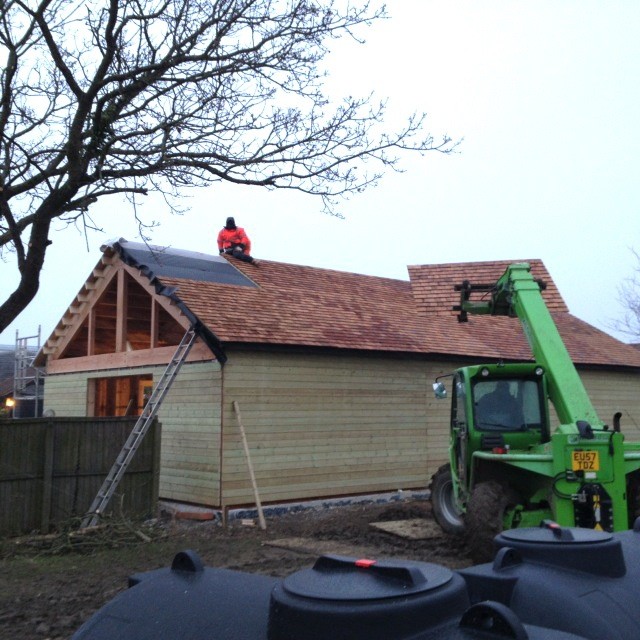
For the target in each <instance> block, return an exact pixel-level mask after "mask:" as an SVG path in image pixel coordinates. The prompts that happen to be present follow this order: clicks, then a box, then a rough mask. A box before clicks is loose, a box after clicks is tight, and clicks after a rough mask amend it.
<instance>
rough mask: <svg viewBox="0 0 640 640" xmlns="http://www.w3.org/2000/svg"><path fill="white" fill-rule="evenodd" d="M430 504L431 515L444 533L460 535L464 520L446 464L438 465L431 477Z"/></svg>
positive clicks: (449, 469) (462, 531)
mask: <svg viewBox="0 0 640 640" xmlns="http://www.w3.org/2000/svg"><path fill="white" fill-rule="evenodd" d="M429 489H430V490H431V505H432V507H433V517H434V518H435V519H436V522H437V523H438V524H439V525H440V527H441V528H442V530H443V531H444V532H445V533H451V534H453V535H457V536H459V535H462V534H463V533H464V520H463V518H462V511H460V509H459V508H458V505H457V503H456V496H455V494H454V491H453V480H452V479H451V468H450V467H449V465H448V464H445V465H443V466H442V467H440V468H439V469H438V470H437V471H436V472H435V474H434V476H433V478H432V479H431V485H430V486H429Z"/></svg>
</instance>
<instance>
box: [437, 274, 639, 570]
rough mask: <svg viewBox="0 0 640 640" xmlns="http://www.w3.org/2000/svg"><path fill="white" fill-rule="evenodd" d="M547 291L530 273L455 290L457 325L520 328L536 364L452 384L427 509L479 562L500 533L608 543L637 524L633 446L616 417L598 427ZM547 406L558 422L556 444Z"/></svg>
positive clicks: (457, 374)
mask: <svg viewBox="0 0 640 640" xmlns="http://www.w3.org/2000/svg"><path fill="white" fill-rule="evenodd" d="M543 287H544V284H543V283H541V282H539V281H536V280H535V279H534V278H533V276H532V275H531V271H530V266H529V264H527V263H519V264H513V265H511V266H509V267H508V268H507V270H506V271H505V273H504V275H503V276H502V277H501V278H500V279H499V280H498V282H497V283H495V284H491V285H484V284H471V283H469V282H468V281H465V282H464V283H463V284H462V285H456V287H455V289H456V290H457V291H460V305H459V306H457V307H454V310H457V311H459V312H460V313H459V315H458V320H459V321H460V322H466V321H467V315H468V314H490V315H499V316H510V317H517V318H519V319H520V322H521V324H522V327H523V329H524V333H525V336H526V338H527V340H528V342H529V344H530V346H531V350H532V353H533V357H534V361H533V362H527V363H517V364H504V363H497V364H486V365H479V366H470V367H463V368H461V369H458V370H456V371H454V372H453V374H451V376H452V380H453V382H452V385H451V386H452V399H451V428H450V444H449V464H446V465H444V466H442V467H440V469H438V471H437V472H436V473H435V474H434V476H433V478H432V482H431V487H430V488H431V501H432V506H433V514H434V517H435V519H436V521H437V522H438V523H439V524H440V526H441V527H442V529H443V530H444V531H446V532H448V533H454V534H465V535H466V536H467V539H468V542H469V546H470V550H471V554H472V556H473V558H474V560H475V561H476V562H484V561H487V560H488V559H490V558H491V557H492V541H493V538H494V537H495V536H496V535H497V534H498V533H500V532H501V531H503V530H505V529H513V528H518V527H531V526H538V525H540V523H541V522H542V521H544V520H553V521H555V522H556V523H558V524H559V525H562V526H568V527H573V526H575V527H583V528H588V529H595V530H601V531H609V532H613V531H621V530H625V529H629V528H631V527H632V526H633V522H634V520H635V518H636V516H637V515H640V443H628V442H625V439H624V436H623V434H622V433H621V432H620V414H619V413H616V415H615V416H614V419H613V425H612V428H609V426H608V425H606V424H604V423H603V422H602V420H600V418H599V417H598V415H597V413H596V410H595V409H594V407H593V405H592V403H591V400H590V398H589V396H588V394H587V392H586V389H585V388H584V385H583V384H582V380H581V379H580V376H579V375H578V372H577V371H576V368H575V366H574V364H573V362H572V360H571V357H570V356H569V353H568V351H567V349H566V347H565V345H564V343H563V341H562V338H561V337H560V334H559V332H558V329H557V327H556V325H555V322H554V321H553V318H552V316H551V313H550V312H549V310H548V309H547V306H546V305H545V302H544V300H543V297H542V293H541V288H543ZM478 293H480V294H482V297H481V298H480V299H479V300H478V299H477V298H478V296H477V295H475V294H478ZM472 295H474V298H475V299H474V300H472ZM442 377H444V376H442ZM442 377H441V378H442ZM441 378H438V379H436V381H435V382H434V385H433V388H434V391H435V394H436V397H439V398H442V397H446V395H447V393H446V388H445V385H444V383H443V382H442V380H441ZM549 401H550V402H551V403H552V405H553V407H554V408H555V412H556V415H557V418H558V420H559V426H558V427H557V428H556V429H555V430H554V432H553V433H552V432H551V427H550V415H549Z"/></svg>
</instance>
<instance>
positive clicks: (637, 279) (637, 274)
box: [612, 249, 640, 342]
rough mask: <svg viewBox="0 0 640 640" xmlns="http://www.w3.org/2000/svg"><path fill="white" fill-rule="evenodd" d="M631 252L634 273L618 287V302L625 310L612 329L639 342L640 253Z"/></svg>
mask: <svg viewBox="0 0 640 640" xmlns="http://www.w3.org/2000/svg"><path fill="white" fill-rule="evenodd" d="M632 251H633V255H634V256H635V258H636V265H635V268H634V273H633V275H631V276H629V277H628V278H625V280H624V281H623V282H622V284H621V285H620V286H619V287H618V300H619V301H620V304H621V305H622V306H623V307H624V309H625V314H624V318H622V320H618V321H616V322H614V323H613V327H612V328H614V329H617V330H618V331H620V332H622V333H625V334H627V335H628V336H629V337H630V338H631V339H632V340H635V341H636V342H637V341H639V340H640V253H638V251H636V250H634V249H632Z"/></svg>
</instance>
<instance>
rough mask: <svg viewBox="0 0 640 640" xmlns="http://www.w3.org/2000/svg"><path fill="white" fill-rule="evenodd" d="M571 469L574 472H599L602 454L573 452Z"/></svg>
mask: <svg viewBox="0 0 640 640" xmlns="http://www.w3.org/2000/svg"><path fill="white" fill-rule="evenodd" d="M571 468H572V469H573V470H574V471H599V470H600V454H599V453H598V452H597V451H572V452H571Z"/></svg>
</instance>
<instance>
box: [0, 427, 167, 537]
mask: <svg viewBox="0 0 640 640" xmlns="http://www.w3.org/2000/svg"><path fill="white" fill-rule="evenodd" d="M135 421H136V419H135V418H58V417H56V418H33V419H20V420H0V536H14V535H20V534H23V533H29V532H32V531H38V532H41V533H46V532H48V531H50V530H51V529H53V528H56V527H63V526H67V525H69V524H72V523H73V521H74V520H75V519H77V518H79V517H81V516H82V515H83V514H84V513H85V512H86V511H87V510H88V509H89V507H90V505H91V502H92V501H93V499H94V498H95V496H96V494H97V492H98V489H99V488H100V485H101V484H102V481H103V480H104V478H105V476H106V475H107V473H108V472H109V469H110V468H111V466H112V465H113V463H114V462H115V460H116V457H117V455H118V453H119V452H120V450H121V448H122V446H123V444H124V443H125V441H126V439H127V436H128V435H129V433H130V432H131V429H132V428H133V425H134V424H135ZM159 472H160V425H159V423H157V422H156V423H155V424H154V425H153V427H152V428H151V429H150V430H149V433H148V434H147V435H146V437H145V439H144V440H143V442H142V444H141V445H140V448H139V449H138V451H137V452H136V455H135V456H134V458H133V460H132V462H131V465H130V466H129V468H128V470H127V473H126V474H125V477H124V478H123V479H122V481H121V483H120V485H119V487H118V490H117V492H116V494H115V495H114V497H113V499H112V502H111V505H110V507H109V508H110V510H112V511H114V512H115V513H119V512H120V510H122V513H123V514H126V515H127V516H129V517H144V516H146V515H153V514H155V512H156V507H157V502H158V479H159Z"/></svg>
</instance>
